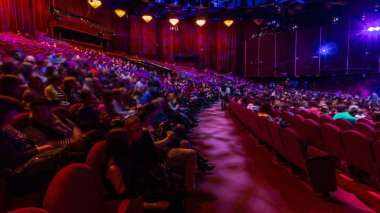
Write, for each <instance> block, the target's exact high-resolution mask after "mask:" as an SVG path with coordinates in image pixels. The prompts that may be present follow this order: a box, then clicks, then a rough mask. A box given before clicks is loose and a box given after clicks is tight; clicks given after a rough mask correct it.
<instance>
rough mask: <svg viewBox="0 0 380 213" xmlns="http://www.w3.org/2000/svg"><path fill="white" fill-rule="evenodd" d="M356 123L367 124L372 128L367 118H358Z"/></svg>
mask: <svg viewBox="0 0 380 213" xmlns="http://www.w3.org/2000/svg"><path fill="white" fill-rule="evenodd" d="M358 123H365V124H368V125H370V126H373V123H372V121H371V120H370V119H368V118H360V119H358Z"/></svg>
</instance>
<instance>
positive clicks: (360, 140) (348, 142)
mask: <svg viewBox="0 0 380 213" xmlns="http://www.w3.org/2000/svg"><path fill="white" fill-rule="evenodd" d="M372 143H373V140H371V139H370V138H369V137H367V136H366V135H364V134H363V133H361V132H358V131H355V130H348V131H345V132H343V145H344V150H345V156H346V161H347V164H348V165H349V166H353V167H355V168H357V169H360V170H362V171H364V172H367V173H371V171H372V168H373V166H374V163H375V161H374V158H373V154H372Z"/></svg>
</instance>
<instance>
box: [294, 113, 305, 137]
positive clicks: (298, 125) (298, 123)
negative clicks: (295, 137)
mask: <svg viewBox="0 0 380 213" xmlns="http://www.w3.org/2000/svg"><path fill="white" fill-rule="evenodd" d="M304 123H305V118H304V117H303V116H302V115H294V116H293V124H294V130H296V131H297V132H298V134H299V136H301V139H302V140H304V139H305V124H304Z"/></svg>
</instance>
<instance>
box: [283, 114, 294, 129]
mask: <svg viewBox="0 0 380 213" xmlns="http://www.w3.org/2000/svg"><path fill="white" fill-rule="evenodd" d="M282 120H283V121H285V122H286V123H288V124H289V125H290V126H291V127H292V126H293V115H292V114H290V113H289V112H287V111H283V112H282Z"/></svg>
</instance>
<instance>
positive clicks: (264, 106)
mask: <svg viewBox="0 0 380 213" xmlns="http://www.w3.org/2000/svg"><path fill="white" fill-rule="evenodd" d="M259 111H260V112H262V113H265V114H271V112H272V107H271V105H270V103H269V102H262V103H261V104H260V109H259Z"/></svg>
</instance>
